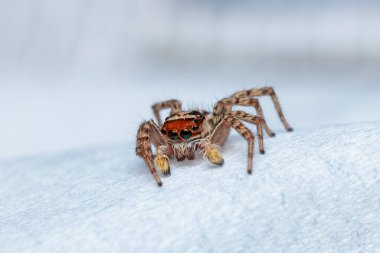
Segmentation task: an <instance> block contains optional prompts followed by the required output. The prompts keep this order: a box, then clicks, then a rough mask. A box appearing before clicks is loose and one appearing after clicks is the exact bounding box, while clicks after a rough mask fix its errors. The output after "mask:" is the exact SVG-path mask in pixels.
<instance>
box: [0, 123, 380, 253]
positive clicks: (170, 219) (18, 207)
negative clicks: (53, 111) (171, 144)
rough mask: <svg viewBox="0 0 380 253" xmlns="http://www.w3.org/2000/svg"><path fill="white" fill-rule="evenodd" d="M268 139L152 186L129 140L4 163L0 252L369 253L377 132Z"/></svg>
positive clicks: (377, 173) (309, 132)
mask: <svg viewBox="0 0 380 253" xmlns="http://www.w3.org/2000/svg"><path fill="white" fill-rule="evenodd" d="M276 132H277V135H276V137H274V138H268V137H266V138H265V147H266V154H265V155H260V154H259V153H258V152H257V150H256V153H255V158H254V167H253V174H252V175H251V176H249V175H248V174H247V173H246V163H247V144H246V142H245V141H244V140H243V139H242V138H241V137H240V136H238V135H236V134H233V135H232V136H231V137H230V138H229V139H228V141H227V143H226V144H225V145H224V147H223V149H222V151H223V154H224V158H225V164H224V166H223V167H216V166H214V165H211V164H210V163H209V162H208V161H206V160H203V159H202V156H201V155H199V156H198V159H196V160H194V161H184V162H175V161H172V162H171V168H172V175H171V176H170V177H166V178H164V177H163V178H162V179H163V184H164V185H163V187H161V188H158V187H157V185H156V184H155V181H154V180H153V177H152V176H151V175H150V173H149V171H148V169H147V167H146V166H145V163H144V162H143V160H142V159H140V158H138V157H136V156H135V155H134V140H130V142H129V143H127V144H115V145H109V146H104V147H97V148H92V149H87V150H78V151H72V152H66V153H62V154H55V155H50V156H40V157H30V158H24V159H17V160H9V161H3V162H1V163H0V252H3V253H6V252H380V229H379V228H380V155H379V150H380V122H363V123H353V124H347V125H337V126H329V127H314V128H305V129H295V132H293V133H286V132H284V131H281V130H278V131H276ZM256 148H257V144H256Z"/></svg>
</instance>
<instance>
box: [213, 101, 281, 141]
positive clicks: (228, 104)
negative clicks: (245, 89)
mask: <svg viewBox="0 0 380 253" xmlns="http://www.w3.org/2000/svg"><path fill="white" fill-rule="evenodd" d="M234 105H241V106H253V107H255V109H256V112H257V115H258V116H259V117H260V118H262V119H263V120H264V122H263V125H264V128H265V131H266V133H267V134H268V135H269V136H271V137H272V136H275V134H274V133H273V132H272V131H271V130H270V128H269V127H268V125H267V124H266V122H265V119H264V114H263V110H262V108H261V106H260V103H259V100H258V99H257V98H250V97H248V98H247V97H245V98H239V97H229V98H224V99H222V100H220V101H218V102H217V103H216V105H215V106H214V111H213V114H214V115H220V114H225V113H227V112H230V111H231V110H232V106H234Z"/></svg>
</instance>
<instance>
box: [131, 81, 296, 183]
mask: <svg viewBox="0 0 380 253" xmlns="http://www.w3.org/2000/svg"><path fill="white" fill-rule="evenodd" d="M264 95H269V96H270V97H271V98H272V100H273V102H274V105H275V107H276V110H277V112H278V115H279V117H280V119H281V121H282V123H283V124H284V126H285V128H286V130H288V131H292V128H291V127H290V126H289V124H288V123H287V121H286V119H285V117H284V114H283V113H282V110H281V107H280V104H279V102H278V99H277V96H276V94H275V92H274V90H273V88H271V87H264V88H259V89H250V90H243V91H239V92H236V93H234V94H232V95H231V96H230V97H227V98H224V99H222V100H220V101H218V102H217V103H216V105H215V106H214V109H213V112H212V113H209V112H206V111H188V112H184V111H182V110H181V102H179V101H178V100H168V101H165V102H162V103H157V104H154V105H153V106H152V108H153V112H154V114H155V115H156V117H157V122H158V124H156V123H154V122H153V120H150V121H147V122H144V123H142V124H141V125H140V128H139V130H138V134H137V143H136V154H137V155H138V156H141V157H143V158H144V160H145V162H146V163H147V165H148V167H149V169H150V171H151V173H152V174H153V176H154V178H155V179H156V181H157V184H158V185H159V186H161V185H162V182H161V179H160V177H159V176H158V174H157V171H156V169H155V165H156V166H157V168H158V169H159V171H160V172H161V173H162V174H164V175H169V174H170V166H169V158H174V157H175V158H176V159H177V160H178V161H182V160H184V159H186V158H187V159H190V160H192V159H194V158H195V152H196V151H197V150H200V151H201V152H203V153H204V156H205V157H206V158H207V159H208V160H209V161H210V162H211V163H213V164H217V165H222V164H223V162H224V160H223V156H222V154H221V152H220V146H221V145H222V144H223V143H224V142H225V141H226V139H227V137H228V135H229V132H230V130H231V128H234V129H235V130H236V131H237V132H238V133H239V134H240V135H242V136H243V137H244V138H245V139H246V140H247V141H248V167H247V171H248V173H249V174H251V173H252V163H253V154H254V135H253V133H252V132H251V131H250V130H249V129H248V128H247V127H246V126H245V125H244V124H243V123H242V121H244V122H248V123H251V124H254V125H256V129H257V136H258V143H259V151H260V153H262V154H264V153H265V152H264V143H263V128H264V129H265V131H266V133H267V134H268V135H269V136H274V133H273V132H272V131H271V130H270V129H269V127H268V126H267V124H266V122H265V120H264V116H263V112H262V109H261V106H260V104H259V101H258V100H257V99H256V98H254V97H258V96H264ZM234 105H239V106H253V107H255V109H256V111H257V116H253V115H251V114H248V113H245V112H243V111H233V110H232V107H233V106H234ZM165 108H171V111H170V116H169V117H167V118H166V119H165V122H164V124H162V122H161V116H160V110H162V109H165ZM151 144H153V145H154V146H155V147H156V150H157V151H156V154H155V155H153V153H152V149H151Z"/></svg>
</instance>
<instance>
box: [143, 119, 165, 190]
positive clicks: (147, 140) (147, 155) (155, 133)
mask: <svg viewBox="0 0 380 253" xmlns="http://www.w3.org/2000/svg"><path fill="white" fill-rule="evenodd" d="M152 139H155V140H156V141H157V144H158V143H162V144H165V141H164V137H163V136H162V135H161V132H160V130H159V128H158V126H157V125H156V124H154V122H153V121H148V122H144V123H142V124H141V125H140V127H139V130H138V132H137V142H136V155H138V156H141V157H142V158H144V160H145V162H146V164H147V165H148V168H149V170H150V172H151V173H152V175H153V177H154V179H155V180H156V182H157V184H158V186H162V182H161V179H160V177H159V176H158V174H157V171H156V169H155V167H154V163H153V153H152V148H151V140H152ZM160 147H161V146H160ZM169 172H170V169H169Z"/></svg>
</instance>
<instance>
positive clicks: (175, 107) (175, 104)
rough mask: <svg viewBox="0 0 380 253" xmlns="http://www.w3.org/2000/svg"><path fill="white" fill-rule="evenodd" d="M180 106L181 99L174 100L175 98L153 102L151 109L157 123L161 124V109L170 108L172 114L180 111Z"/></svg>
mask: <svg viewBox="0 0 380 253" xmlns="http://www.w3.org/2000/svg"><path fill="white" fill-rule="evenodd" d="M181 107H182V103H181V101H179V100H175V99H172V100H167V101H164V102H160V103H156V104H153V105H152V109H153V113H154V115H155V116H156V118H157V123H158V125H159V126H162V120H161V115H160V111H161V110H163V109H166V108H170V109H171V110H170V115H174V114H176V113H179V112H181V111H182V109H181Z"/></svg>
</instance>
